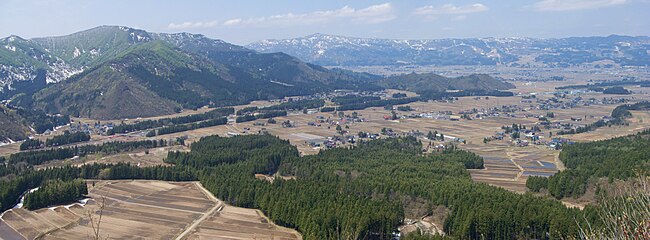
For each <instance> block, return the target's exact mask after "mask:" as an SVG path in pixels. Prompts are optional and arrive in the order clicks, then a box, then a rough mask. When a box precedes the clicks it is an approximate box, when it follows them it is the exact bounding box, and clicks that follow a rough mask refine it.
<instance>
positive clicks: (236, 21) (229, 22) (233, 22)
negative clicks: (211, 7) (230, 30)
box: [223, 18, 241, 26]
mask: <svg viewBox="0 0 650 240" xmlns="http://www.w3.org/2000/svg"><path fill="white" fill-rule="evenodd" d="M239 23H241V18H234V19H230V20H227V21H225V22H223V25H224V26H231V25H237V24H239Z"/></svg>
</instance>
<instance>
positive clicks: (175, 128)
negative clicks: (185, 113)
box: [146, 117, 228, 137]
mask: <svg viewBox="0 0 650 240" xmlns="http://www.w3.org/2000/svg"><path fill="white" fill-rule="evenodd" d="M226 123H228V118H226V117H220V118H215V119H210V120H207V121H202V122H198V123H191V124H184V125H171V126H166V127H161V128H159V129H154V130H151V131H149V132H148V133H147V135H146V136H147V137H154V136H159V135H165V134H172V133H177V132H184V131H189V130H194V129H199V128H206V127H213V126H219V125H224V124H226Z"/></svg>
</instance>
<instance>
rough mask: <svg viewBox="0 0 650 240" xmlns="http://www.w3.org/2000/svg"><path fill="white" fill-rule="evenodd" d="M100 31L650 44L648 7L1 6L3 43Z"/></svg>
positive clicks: (567, 1)
mask: <svg viewBox="0 0 650 240" xmlns="http://www.w3.org/2000/svg"><path fill="white" fill-rule="evenodd" d="M98 25H122V26H129V27H134V28H140V29H144V30H147V31H151V32H191V33H201V34H204V35H206V36H208V37H211V38H218V39H223V40H226V41H229V42H233V43H238V44H246V43H250V42H253V41H257V40H261V39H268V38H275V39H281V38H292V37H299V36H305V35H309V34H312V33H327V34H338V35H347V36H357V37H375V38H397V39H430V38H466V37H542V38H549V37H567V36H594V35H599V36H603V35H610V34H622V35H650V0H492V1H488V0H473V1H465V0H461V1H456V0H445V1H420V0H411V1H370V0H360V1H341V0H318V1H316V0H303V1H297V0H259V1H244V0H230V1H215V0H213V1H210V0H204V1H189V0H187V1H181V0H178V1H171V0H169V1H167V0H128V1H127V0H110V1H109V0H103V1H98V0H33V1H30V0H0V37H6V36H9V35H12V34H14V35H19V36H22V37H26V38H31V37H40V36H54V35H65V34H69V33H73V32H77V31H81V30H85V29H88V28H92V27H95V26H98Z"/></svg>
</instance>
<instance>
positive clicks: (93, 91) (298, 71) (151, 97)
mask: <svg viewBox="0 0 650 240" xmlns="http://www.w3.org/2000/svg"><path fill="white" fill-rule="evenodd" d="M0 43H2V44H4V45H6V46H5V47H4V48H0V80H2V81H0V85H2V86H3V87H4V86H11V88H8V87H7V88H4V89H3V92H2V94H0V95H1V96H2V97H3V98H5V99H11V98H14V100H13V101H12V104H17V105H20V106H23V107H25V108H38V109H44V110H45V111H46V112H48V113H64V114H71V115H74V116H83V117H91V118H98V119H117V118H125V117H128V118H133V117H147V116H155V115H162V114H169V113H173V112H174V111H177V110H178V109H180V108H196V107H201V106H204V105H208V104H212V105H232V104H241V103H247V102H248V101H251V100H258V99H271V98H281V97H284V96H291V95H306V94H311V93H316V92H323V91H329V90H333V89H340V88H348V89H353V90H357V89H378V87H377V86H374V85H372V84H368V82H367V80H369V79H372V78H376V77H375V76H371V75H366V74H355V73H351V72H348V71H344V70H338V69H335V70H329V69H325V68H322V67H320V66H316V65H313V64H308V63H304V62H302V61H300V60H298V59H297V58H294V57H291V56H289V55H286V54H282V53H271V54H265V53H258V52H255V51H253V50H249V49H246V48H244V47H241V46H236V45H233V44H229V43H226V42H223V41H220V40H215V39H210V38H207V37H205V36H203V35H197V34H187V33H179V34H163V33H149V32H146V31H143V30H138V29H132V28H128V27H114V26H101V27H97V28H93V29H89V30H86V31H82V32H78V33H74V34H71V35H67V36H60V37H47V38H36V39H23V38H20V37H17V36H11V37H8V38H5V39H0ZM42 81H45V82H47V83H49V84H47V85H45V84H42ZM10 89H11V90H10Z"/></svg>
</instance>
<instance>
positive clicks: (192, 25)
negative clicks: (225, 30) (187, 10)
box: [167, 21, 219, 29]
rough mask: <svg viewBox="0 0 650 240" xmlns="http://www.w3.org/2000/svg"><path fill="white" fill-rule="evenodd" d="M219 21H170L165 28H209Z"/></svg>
mask: <svg viewBox="0 0 650 240" xmlns="http://www.w3.org/2000/svg"><path fill="white" fill-rule="evenodd" d="M218 24H219V22H217V21H210V22H184V23H170V24H169V25H167V28H170V29H191V28H210V27H214V26H217V25H218Z"/></svg>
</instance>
